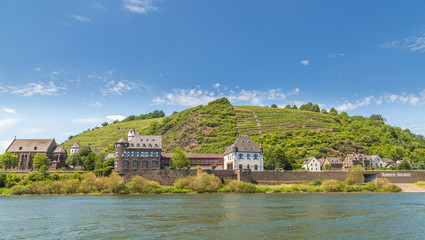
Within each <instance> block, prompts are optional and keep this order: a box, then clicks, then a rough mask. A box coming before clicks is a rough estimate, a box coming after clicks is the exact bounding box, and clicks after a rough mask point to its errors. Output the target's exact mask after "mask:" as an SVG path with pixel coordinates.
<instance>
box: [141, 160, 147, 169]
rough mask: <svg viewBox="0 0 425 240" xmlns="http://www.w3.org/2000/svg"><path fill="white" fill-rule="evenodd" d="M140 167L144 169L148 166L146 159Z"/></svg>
mask: <svg viewBox="0 0 425 240" xmlns="http://www.w3.org/2000/svg"><path fill="white" fill-rule="evenodd" d="M142 168H144V169H146V168H148V161H143V162H142Z"/></svg>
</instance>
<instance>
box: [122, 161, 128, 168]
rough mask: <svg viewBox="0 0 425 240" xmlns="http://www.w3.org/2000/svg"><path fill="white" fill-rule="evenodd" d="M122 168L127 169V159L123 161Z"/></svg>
mask: <svg viewBox="0 0 425 240" xmlns="http://www.w3.org/2000/svg"><path fill="white" fill-rule="evenodd" d="M123 168H124V169H128V161H127V160H124V161H123Z"/></svg>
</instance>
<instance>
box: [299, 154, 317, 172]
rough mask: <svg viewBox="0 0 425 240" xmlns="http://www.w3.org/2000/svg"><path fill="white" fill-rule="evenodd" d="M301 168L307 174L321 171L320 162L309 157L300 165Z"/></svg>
mask: <svg viewBox="0 0 425 240" xmlns="http://www.w3.org/2000/svg"><path fill="white" fill-rule="evenodd" d="M302 168H304V169H305V170H307V171H309V172H320V171H321V170H322V166H321V164H320V161H319V160H317V159H316V158H315V157H309V158H307V159H306V160H304V162H303V163H302Z"/></svg>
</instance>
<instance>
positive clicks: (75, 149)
mask: <svg viewBox="0 0 425 240" xmlns="http://www.w3.org/2000/svg"><path fill="white" fill-rule="evenodd" d="M80 148H81V146H80V144H79V143H78V142H75V143H74V145H72V147H71V149H70V151H69V153H70V155H72V154H74V153H78V151H80Z"/></svg>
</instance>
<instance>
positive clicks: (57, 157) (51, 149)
mask: <svg viewBox="0 0 425 240" xmlns="http://www.w3.org/2000/svg"><path fill="white" fill-rule="evenodd" d="M6 152H9V153H13V154H15V155H17V156H18V165H17V167H18V168H19V169H22V170H33V169H34V166H33V158H34V156H35V155H36V154H37V153H44V154H46V155H47V157H48V158H49V159H50V163H49V169H52V170H53V169H59V168H63V167H66V163H65V161H66V158H67V153H66V150H65V148H63V147H62V146H58V145H57V144H56V141H55V139H16V138H15V139H14V140H13V141H12V143H11V144H10V146H9V147H8V148H7V149H6Z"/></svg>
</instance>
